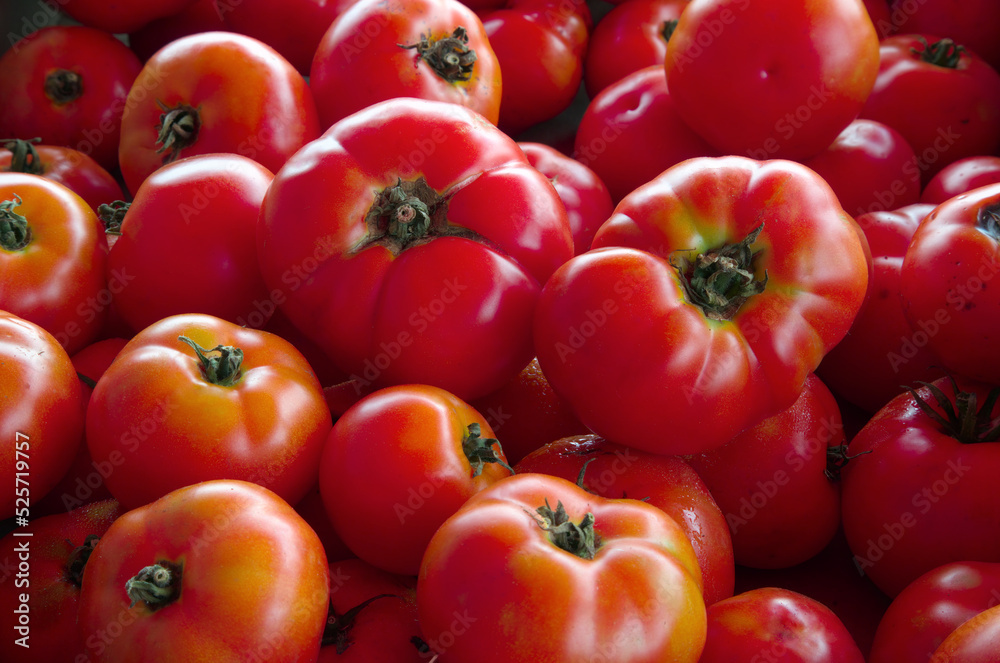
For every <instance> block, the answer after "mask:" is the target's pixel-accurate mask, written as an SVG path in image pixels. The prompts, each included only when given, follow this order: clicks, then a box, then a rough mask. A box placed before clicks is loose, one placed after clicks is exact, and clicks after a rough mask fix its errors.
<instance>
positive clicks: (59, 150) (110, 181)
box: [0, 143, 123, 212]
mask: <svg viewBox="0 0 1000 663" xmlns="http://www.w3.org/2000/svg"><path fill="white" fill-rule="evenodd" d="M11 147H13V145H12V143H8V144H7V146H6V149H0V172H5V171H11V170H15V172H32V173H33V174H36V175H41V176H42V177H45V178H47V179H50V180H53V181H55V182H59V183H60V184H62V185H63V186H65V187H67V188H69V189H72V190H73V192H74V193H76V194H77V195H78V196H80V197H81V198H83V199H84V200H85V201H87V204H88V205H90V207H91V208H92V209H93V210H94V211H95V212H97V208H98V207H99V206H101V205H102V204H104V203H110V202H112V201H115V200H118V199H119V198H122V196H123V194H122V189H121V187H120V186H119V185H118V181H117V180H116V179H115V178H114V176H112V175H111V173H109V172H108V171H107V170H105V169H104V168H103V167H101V165H100V164H99V163H97V162H96V161H94V160H93V159H92V158H90V157H89V156H87V155H86V154H84V153H83V152H78V151H77V150H74V149H72V148H69V147H60V146H58V145H35V146H33V149H34V151H35V153H36V154H37V155H38V158H37V160H33V162H32V165H31V167H30V168H29V170H27V171H25V170H20V171H18V170H16V168H17V167H18V164H12V161H14V152H12V151H11Z"/></svg>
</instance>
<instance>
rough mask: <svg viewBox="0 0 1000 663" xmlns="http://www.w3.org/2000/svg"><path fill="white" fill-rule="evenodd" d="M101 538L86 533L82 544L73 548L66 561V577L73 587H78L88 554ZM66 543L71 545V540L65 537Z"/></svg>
mask: <svg viewBox="0 0 1000 663" xmlns="http://www.w3.org/2000/svg"><path fill="white" fill-rule="evenodd" d="M100 540H101V537H99V536H97V535H96V534H88V535H87V538H85V539H84V540H83V544H82V545H79V546H76V547H75V548H73V552H71V553H70V554H69V559H68V560H67V562H66V579H67V580H69V581H70V582H71V583H72V584H73V585H74V586H75V587H80V586H81V585H82V583H83V569H84V568H85V567H86V566H87V560H89V559H90V554H91V553H93V552H94V546H96V545H97V542H98V541H100ZM66 543H68V544H70V545H73V542H72V541H70V540H69V539H66Z"/></svg>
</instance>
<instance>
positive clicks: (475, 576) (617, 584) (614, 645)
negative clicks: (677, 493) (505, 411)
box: [417, 473, 705, 663]
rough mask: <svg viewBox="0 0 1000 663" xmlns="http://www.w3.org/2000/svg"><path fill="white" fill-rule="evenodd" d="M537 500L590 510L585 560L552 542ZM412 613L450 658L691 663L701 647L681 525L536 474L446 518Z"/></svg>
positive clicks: (698, 602)
mask: <svg viewBox="0 0 1000 663" xmlns="http://www.w3.org/2000/svg"><path fill="white" fill-rule="evenodd" d="M546 502H547V503H548V504H549V506H550V507H551V508H552V510H554V511H555V510H557V506H556V505H557V504H558V503H562V505H563V506H564V509H565V514H566V516H568V518H569V519H570V520H571V521H572V522H574V523H578V524H579V523H580V522H582V521H583V519H584V516H585V514H587V513H590V514H592V515H593V529H594V532H595V536H597V537H599V540H600V542H601V543H600V545H599V546H597V550H596V553H595V554H594V555H593V558H592V559H584V558H583V557H579V556H577V555H576V554H573V553H571V552H569V551H567V550H564V549H562V548H560V547H558V546H557V545H556V544H555V543H554V542H553V540H552V539H551V538H550V534H549V533H548V532H547V531H546V530H545V529H543V526H544V522H543V521H541V520H539V518H540V517H541V516H540V514H537V513H536V509H538V508H539V507H544V506H545V504H546ZM550 522H552V521H551V520H550ZM417 608H418V614H419V618H420V625H421V629H422V630H423V634H424V640H425V641H426V642H427V644H428V645H429V646H430V648H431V650H432V651H437V652H441V653H442V656H446V657H447V659H448V660H450V661H454V662H455V663H466V662H469V663H471V662H472V661H483V663H494V662H499V661H505V662H507V663H515V662H520V661H539V660H552V661H572V660H586V659H587V657H588V656H593V655H594V653H595V652H600V653H603V654H604V655H606V656H609V657H611V658H613V660H615V661H620V662H621V663H632V662H638V661H643V662H646V661H648V662H650V663H652V662H653V661H663V660H671V661H684V662H691V663H694V662H695V661H697V660H698V656H699V654H700V653H701V650H702V647H703V646H704V633H705V631H704V629H705V612H704V611H705V607H704V602H703V600H702V597H701V574H700V570H699V569H698V563H697V561H696V558H695V555H694V551H693V550H692V548H691V544H690V543H689V542H688V540H687V537H686V536H685V535H684V533H683V530H681V528H680V526H679V525H677V523H676V522H674V521H673V520H672V519H671V518H669V517H668V516H666V515H665V514H664V513H663V512H662V511H660V510H659V509H657V508H655V507H652V506H649V505H647V504H644V503H642V502H638V501H637V500H617V499H616V500H606V499H604V498H601V497H598V496H595V495H591V494H589V493H587V492H585V491H584V490H583V489H581V488H579V487H577V486H576V485H575V484H573V483H571V482H569V481H566V480H565V479H560V478H558V477H552V476H547V475H540V474H532V473H525V474H519V475H514V476H512V477H508V478H506V479H502V480H500V481H498V482H497V483H496V484H494V485H493V486H492V487H490V488H488V489H486V490H484V491H482V492H480V493H478V494H477V495H476V496H475V497H473V498H471V499H470V500H469V501H468V502H466V504H465V506H463V507H462V508H461V509H460V510H459V511H458V512H457V513H456V514H455V515H454V516H452V517H451V518H449V519H448V520H447V521H445V523H444V524H443V525H442V526H441V528H440V529H439V530H438V531H437V532H436V533H435V535H434V538H433V539H431V543H430V546H429V547H428V549H427V553H426V554H425V556H424V559H423V562H422V564H421V568H420V575H419V576H418V578H417ZM458 617H462V620H461V622H460V623H461V628H460V629H456V628H455V627H453V626H452V624H453V623H454V622H455V620H456V618H458ZM484 642H489V643H490V646H489V647H485V648H484V647H483V646H482V645H483V643H484Z"/></svg>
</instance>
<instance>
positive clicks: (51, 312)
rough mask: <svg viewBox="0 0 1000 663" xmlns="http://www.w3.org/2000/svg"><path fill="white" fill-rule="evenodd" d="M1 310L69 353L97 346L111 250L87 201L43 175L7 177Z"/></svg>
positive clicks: (0, 207)
mask: <svg viewBox="0 0 1000 663" xmlns="http://www.w3.org/2000/svg"><path fill="white" fill-rule="evenodd" d="M0 231H2V232H0V307H3V309H4V310H6V311H9V312H10V313H13V314H15V315H17V316H19V317H22V318H24V319H26V320H30V321H32V322H34V323H35V324H37V325H39V326H41V327H43V328H44V329H45V330H46V331H47V332H49V333H50V334H52V335H53V336H55V338H56V340H57V341H59V344H60V345H62V346H63V348H64V349H65V350H66V352H68V353H71V354H72V353H74V352H76V351H77V350H79V349H81V348H83V347H84V346H86V345H88V344H89V343H91V342H92V341H94V340H96V339H97V336H98V334H99V333H100V331H101V327H102V326H103V324H104V319H105V315H106V312H105V308H104V307H103V306H101V305H100V304H99V300H100V299H101V298H102V293H103V292H104V291H105V289H106V288H107V281H106V280H105V276H104V267H105V261H106V259H107V252H108V247H107V242H106V241H105V239H104V235H103V234H102V233H101V224H100V222H99V221H98V220H97V216H96V215H95V214H94V210H92V209H91V208H90V207H89V206H88V205H87V203H86V201H85V200H84V199H83V198H81V197H80V196H78V195H76V194H75V193H73V191H71V190H70V189H68V188H67V187H65V186H63V185H62V184H59V183H58V182H56V181H54V180H50V179H46V178H44V177H42V176H41V175H29V174H25V173H0Z"/></svg>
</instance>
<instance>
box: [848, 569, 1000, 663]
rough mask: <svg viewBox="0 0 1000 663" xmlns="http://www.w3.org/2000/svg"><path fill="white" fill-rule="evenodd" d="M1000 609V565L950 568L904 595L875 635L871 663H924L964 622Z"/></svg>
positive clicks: (936, 571)
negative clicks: (997, 608) (997, 606)
mask: <svg viewBox="0 0 1000 663" xmlns="http://www.w3.org/2000/svg"><path fill="white" fill-rule="evenodd" d="M998 603H1000V563H996V562H992V563H991V562H952V563H950V564H945V565H943V566H939V567H937V568H936V569H933V570H931V571H928V572H927V573H925V574H924V575H922V576H920V577H919V578H917V579H916V580H914V581H913V582H911V583H910V584H909V585H907V586H906V589H904V590H903V591H901V592H900V593H899V595H898V596H896V598H895V600H893V602H892V604H891V605H890V606H889V609H888V610H887V611H886V613H885V616H884V617H882V620H881V621H880V622H879V625H878V631H876V633H875V642H874V644H873V646H872V651H871V654H870V656H869V658H868V662H869V663H890V661H891V663H917V662H918V661H919V662H920V663H926V661H928V659H931V655H932V654H933V653H934V651H935V650H936V649H937V648H938V646H939V645H940V644H941V643H942V642H943V641H944V639H945V638H947V637H948V634H950V633H951V632H952V631H954V630H955V629H956V628H958V627H959V626H960V625H961V624H962V623H963V622H965V621H967V620H969V619H971V618H972V617H975V616H976V615H978V614H979V613H981V612H983V611H984V610H987V609H989V608H991V607H993V606H995V605H997V604H998Z"/></svg>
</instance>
